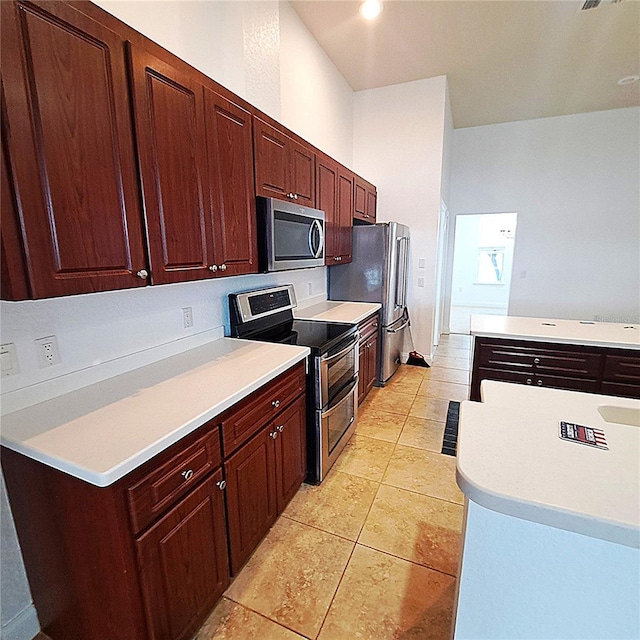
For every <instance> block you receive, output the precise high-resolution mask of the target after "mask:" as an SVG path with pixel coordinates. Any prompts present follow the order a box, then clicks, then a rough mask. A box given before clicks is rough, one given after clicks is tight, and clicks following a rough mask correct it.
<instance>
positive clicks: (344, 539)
mask: <svg viewBox="0 0 640 640" xmlns="http://www.w3.org/2000/svg"><path fill="white" fill-rule="evenodd" d="M469 350H470V337H469V336H468V335H455V334H453V335H450V336H443V337H442V339H441V343H440V345H439V346H438V349H437V353H436V356H435V357H434V360H433V363H432V366H431V368H429V369H425V368H419V367H409V366H406V365H403V366H402V367H401V368H400V370H399V371H398V372H397V373H396V375H395V376H394V378H393V380H392V382H391V383H390V384H388V385H387V386H386V387H385V388H384V389H373V390H372V391H371V392H370V394H369V396H368V397H367V399H366V400H365V402H364V404H363V405H362V406H361V407H360V416H359V419H358V426H357V428H356V432H355V434H354V436H353V438H352V439H351V442H349V444H348V445H347V447H346V448H345V450H344V452H343V453H342V455H341V457H340V458H339V459H338V461H337V462H336V464H335V465H334V467H333V469H332V470H331V472H330V473H329V474H328V476H327V478H326V479H325V481H324V482H323V483H322V484H321V485H319V486H317V487H316V486H309V485H303V486H302V487H301V489H300V491H299V492H298V493H297V494H296V496H295V497H294V498H293V500H292V501H291V503H290V504H289V506H288V507H287V508H286V509H285V511H284V513H283V514H282V516H281V517H280V518H279V519H278V521H277V522H276V524H275V525H274V527H273V528H272V529H271V531H270V532H269V533H268V534H267V536H266V537H265V539H264V540H263V541H262V543H261V544H260V546H259V547H258V549H256V551H255V553H254V554H253V556H252V557H251V559H250V560H249V561H248V563H247V564H246V566H245V567H244V568H243V569H242V571H241V572H240V574H239V575H238V576H237V578H236V579H235V580H234V582H233V583H232V584H231V586H230V587H229V588H228V589H227V591H226V593H225V594H224V597H223V598H222V599H221V601H220V602H219V603H218V605H217V607H216V609H215V610H214V611H213V613H212V614H211V616H210V617H209V619H208V620H207V621H206V623H205V624H204V626H203V627H202V628H201V629H200V631H199V632H198V634H197V635H196V636H195V640H214V639H215V640H222V639H223V640H250V639H256V640H270V639H273V640H279V639H282V640H295V639H298V640H300V639H302V638H307V639H313V640H315V639H316V638H318V639H319V640H352V639H356V638H361V639H362V640H386V639H391V638H394V639H396V638H402V639H403V640H409V639H414V638H415V639H416V640H417V639H420V640H425V639H428V638H432V639H434V640H436V639H437V640H445V639H447V638H449V637H450V631H451V620H452V615H453V603H454V595H455V583H456V574H457V571H458V558H459V547H460V531H461V527H462V502H463V498H462V494H461V492H460V490H459V489H458V487H457V485H456V482H455V459H454V458H453V457H451V456H445V455H442V454H441V453H440V449H441V446H442V437H443V433H444V421H445V418H446V411H447V406H448V402H449V400H464V399H466V398H467V395H468V386H467V385H468V378H469V359H470V351H469Z"/></svg>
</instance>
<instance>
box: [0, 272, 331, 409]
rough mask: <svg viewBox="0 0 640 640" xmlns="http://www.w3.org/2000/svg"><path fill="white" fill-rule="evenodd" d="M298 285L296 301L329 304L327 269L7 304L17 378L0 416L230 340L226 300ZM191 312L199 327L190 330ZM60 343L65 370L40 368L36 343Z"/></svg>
mask: <svg viewBox="0 0 640 640" xmlns="http://www.w3.org/2000/svg"><path fill="white" fill-rule="evenodd" d="M286 283H293V285H294V286H295V290H296V296H297V297H298V302H299V303H300V302H305V301H312V300H313V299H323V300H324V299H325V298H326V268H325V267H317V268H315V269H301V270H297V271H286V272H282V273H276V274H259V275H249V276H236V277H231V278H219V279H217V280H209V281H199V282H191V283H181V284H174V285H163V286H151V287H145V288H143V289H126V290H121V291H108V292H104V293H94V294H87V295H79V296H67V297H62V298H52V299H49V300H35V301H25V302H2V327H1V328H0V336H1V338H2V344H6V343H13V344H14V345H15V349H16V354H17V359H18V365H19V369H20V371H19V373H17V374H16V375H12V376H8V377H3V378H2V413H3V414H5V413H10V412H12V411H16V410H17V409H19V408H22V407H24V406H28V405H30V404H33V403H34V402H41V401H42V400H44V399H46V398H50V397H55V396H57V395H60V394H62V393H65V392H67V391H71V390H73V389H77V388H79V387H83V386H86V385H88V384H92V383H94V382H97V381H98V380H102V379H105V378H108V377H111V376H113V375H117V374H119V373H123V372H124V371H129V370H131V369H134V368H136V367H140V366H144V365H145V364H148V363H149V362H153V361H156V360H159V359H161V358H165V357H168V356H171V355H173V354H174V353H178V352H180V351H184V350H186V349H189V348H193V347H197V346H199V345H200V344H203V343H205V342H208V341H210V340H212V339H215V338H217V337H222V335H224V334H225V333H228V329H229V317H228V316H229V311H228V303H227V295H228V294H229V293H231V292H235V291H242V290H246V289H253V288H257V287H264V286H269V285H276V284H286ZM189 307H190V308H191V310H192V317H193V327H190V328H188V329H185V328H184V321H183V309H184V308H189ZM52 335H54V336H56V337H57V341H58V347H59V351H60V357H61V360H62V362H61V363H60V364H56V365H51V366H48V367H46V368H40V365H39V360H38V352H37V349H36V344H35V342H34V340H36V339H38V338H44V337H48V336H52Z"/></svg>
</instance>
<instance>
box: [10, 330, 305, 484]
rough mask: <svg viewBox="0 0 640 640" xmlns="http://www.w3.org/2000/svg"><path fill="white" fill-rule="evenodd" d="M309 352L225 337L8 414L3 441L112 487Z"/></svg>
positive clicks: (39, 458) (75, 474)
mask: <svg viewBox="0 0 640 640" xmlns="http://www.w3.org/2000/svg"><path fill="white" fill-rule="evenodd" d="M308 354H309V349H308V348H307V347H296V346H291V345H281V344H268V343H262V342H253V341H248V340H237V339H235V338H221V339H219V340H215V341H213V342H210V343H208V344H206V345H204V346H202V347H198V348H197V349H191V350H189V351H185V352H184V353H181V354H178V355H175V356H172V357H170V358H166V359H164V360H161V361H159V362H155V363H153V364H150V365H147V366H145V367H141V368H139V369H135V370H134V371H130V372H128V373H124V374H122V375H118V376H115V377H113V378H110V379H108V380H104V381H102V382H98V383H96V384H93V385H91V386H88V387H84V388H82V389H78V390H77V391H73V392H71V393H68V394H65V395H63V396H59V397H58V398H54V399H52V400H47V401H46V402H42V403H40V404H36V405H33V406H31V407H28V408H26V409H22V410H20V411H16V412H15V413H10V414H8V415H6V416H3V418H2V433H1V442H2V444H3V445H5V446H6V447H8V448H9V449H13V450H14V451H18V452H20V453H22V454H24V455H26V456H28V457H30V458H33V459H35V460H38V461H40V462H43V463H45V464H47V465H49V466H51V467H54V468H55V469H58V470H60V471H64V472H65V473H68V474H70V475H72V476H75V477H76V478H80V479H82V480H85V481H87V482H90V483H91V484H94V485H97V486H99V487H105V486H107V485H110V484H112V483H113V482H115V481H116V480H118V479H119V478H121V477H122V476H124V475H126V474H127V473H129V472H130V471H132V470H133V469H135V468H136V467H138V466H140V465H141V464H142V463H144V462H146V461H147V460H149V459H151V458H152V457H153V456H155V455H156V454H158V453H160V452H161V451H163V450H164V449H166V448H167V447H169V446H170V445H172V444H173V443H175V442H177V441H178V440H180V439H181V438H182V437H184V436H186V435H187V434H189V433H191V432H192V431H194V430H195V429H196V428H198V427H199V426H200V425H202V424H204V423H205V422H206V421H207V420H210V419H211V418H213V417H215V416H216V415H218V414H220V413H221V412H222V411H224V410H225V409H227V408H229V407H230V406H232V405H233V404H235V403H236V402H238V401H239V400H241V399H242V398H244V397H245V396H247V395H248V394H250V393H251V392H253V391H255V390H256V389H258V388H259V387H261V386H262V385H264V384H265V383H267V382H268V381H269V380H271V379H273V378H275V377H276V376H278V375H279V374H281V373H283V372H284V371H286V370H287V369H289V368H290V367H292V366H293V365H294V364H296V363H297V362H300V361H301V360H303V359H304V358H305V357H306V356H307V355H308Z"/></svg>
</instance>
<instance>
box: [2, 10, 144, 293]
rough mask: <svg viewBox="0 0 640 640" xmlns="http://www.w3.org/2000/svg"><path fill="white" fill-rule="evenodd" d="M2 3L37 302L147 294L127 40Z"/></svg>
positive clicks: (23, 228) (67, 17) (27, 251)
mask: <svg viewBox="0 0 640 640" xmlns="http://www.w3.org/2000/svg"><path fill="white" fill-rule="evenodd" d="M0 4H1V11H2V83H3V88H4V94H5V98H6V106H5V108H6V113H3V120H4V123H3V124H4V127H5V136H6V144H7V147H8V149H7V151H8V158H7V161H8V162H9V164H10V174H11V176H12V178H13V181H14V185H13V186H14V190H15V199H16V204H17V209H18V211H19V213H20V232H21V233H20V235H21V237H20V238H19V239H18V240H19V242H20V243H21V244H22V246H23V248H24V256H25V260H26V268H27V274H28V281H29V285H30V289H31V292H30V293H31V295H32V297H34V298H43V297H50V296H59V295H66V294H74V293H87V292H93V291H104V290H108V289H119V288H124V287H135V286H142V285H145V284H147V279H146V278H144V277H138V276H137V275H136V273H137V272H139V271H142V270H143V269H145V268H146V260H145V255H144V248H143V239H142V226H141V219H140V208H139V199H138V187H137V178H136V171H135V163H134V149H133V140H132V128H131V114H130V109H129V95H128V91H127V74H126V65H125V49H124V46H125V45H124V39H123V38H122V37H120V36H119V35H117V34H116V33H114V32H113V31H111V30H110V29H108V28H106V27H104V26H102V25H101V24H99V23H98V22H95V21H94V20H91V19H89V18H88V17H87V16H85V15H84V14H83V13H81V12H80V11H78V10H76V9H75V8H74V7H72V6H70V5H68V4H66V3H62V2H37V3H31V2H29V3H27V2H15V3H14V2H2V3H0ZM7 232H8V233H11V229H8V230H7ZM3 233H5V229H4V228H3ZM141 275H144V273H143V274H141ZM3 294H4V292H3Z"/></svg>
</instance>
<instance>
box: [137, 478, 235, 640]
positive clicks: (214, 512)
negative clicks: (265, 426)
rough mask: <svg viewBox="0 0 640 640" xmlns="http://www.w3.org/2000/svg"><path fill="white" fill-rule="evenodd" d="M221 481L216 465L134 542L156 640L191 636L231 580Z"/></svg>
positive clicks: (148, 619)
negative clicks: (213, 470) (213, 469)
mask: <svg viewBox="0 0 640 640" xmlns="http://www.w3.org/2000/svg"><path fill="white" fill-rule="evenodd" d="M221 480H222V473H221V471H220V470H218V471H216V472H215V473H214V474H213V475H212V476H211V477H210V478H209V479H207V480H205V481H204V482H203V483H202V484H201V485H200V486H199V487H198V488H197V489H195V490H194V491H193V492H191V493H190V494H189V495H188V496H187V497H186V498H184V499H183V500H182V502H180V503H178V505H176V506H175V507H174V508H173V509H171V511H169V512H168V513H167V514H166V515H165V516H164V517H163V518H162V519H161V520H160V521H158V522H157V523H156V524H155V525H154V526H153V527H151V529H149V530H148V531H147V532H146V533H145V534H143V535H142V536H141V537H140V538H139V539H138V540H137V541H136V548H137V553H138V562H139V567H140V576H141V583H142V591H143V596H144V604H145V612H146V615H147V621H148V624H149V630H150V637H151V638H152V639H154V640H156V639H157V640H160V639H162V640H178V639H186V638H190V637H191V635H192V634H193V632H194V631H195V630H196V629H197V627H198V626H199V625H200V624H201V623H202V621H203V619H204V618H205V617H206V615H207V614H208V613H209V611H210V609H211V608H212V607H213V604H214V603H215V601H216V600H217V599H218V598H219V597H220V595H222V592H223V591H224V589H225V588H226V586H227V585H228V583H229V572H228V566H227V547H226V535H225V521H224V500H223V494H222V491H220V489H219V488H218V486H216V483H218V482H220V481H221Z"/></svg>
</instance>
